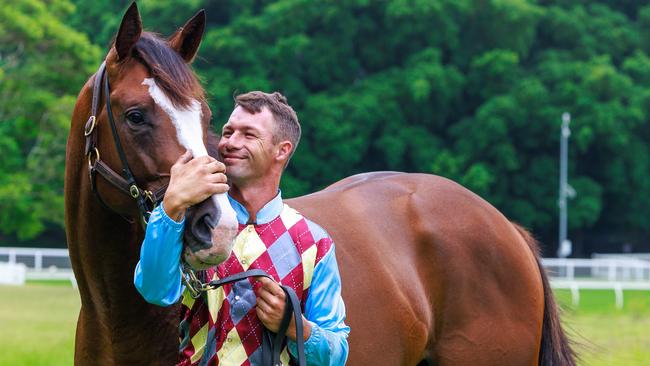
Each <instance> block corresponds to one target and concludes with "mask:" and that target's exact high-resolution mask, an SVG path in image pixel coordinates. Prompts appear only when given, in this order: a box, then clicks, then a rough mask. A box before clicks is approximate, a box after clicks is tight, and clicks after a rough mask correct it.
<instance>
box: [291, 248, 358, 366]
mask: <svg viewBox="0 0 650 366" xmlns="http://www.w3.org/2000/svg"><path fill="white" fill-rule="evenodd" d="M305 318H307V320H308V321H309V323H310V324H311V335H310V336H309V339H307V341H306V342H305V357H306V358H307V364H308V365H344V364H345V361H346V360H347V358H348V334H349V333H350V327H348V326H347V325H345V304H343V298H341V276H340V274H339V268H338V265H337V263H336V256H335V255H334V244H332V247H331V249H330V251H329V252H327V254H325V256H324V257H323V259H321V260H320V262H318V264H316V268H314V275H313V277H312V282H311V285H310V287H309V294H308V295H307V301H306V303H305ZM288 343H289V350H290V351H291V354H292V355H294V357H295V356H296V355H297V354H298V351H297V348H296V343H295V342H293V341H291V340H289V341H288Z"/></svg>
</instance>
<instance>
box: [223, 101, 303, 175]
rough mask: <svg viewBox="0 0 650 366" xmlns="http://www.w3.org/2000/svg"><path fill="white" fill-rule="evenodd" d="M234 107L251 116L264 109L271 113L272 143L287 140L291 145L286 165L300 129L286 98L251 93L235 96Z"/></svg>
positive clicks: (298, 140) (294, 113) (298, 138)
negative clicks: (273, 122) (273, 126)
mask: <svg viewBox="0 0 650 366" xmlns="http://www.w3.org/2000/svg"><path fill="white" fill-rule="evenodd" d="M235 106H241V107H242V108H244V109H245V110H246V111H248V112H249V113H253V114H254V113H258V112H260V111H262V108H264V107H267V108H268V109H269V111H271V114H273V118H274V119H275V122H276V123H275V132H274V133H273V143H274V144H277V143H278V142H280V141H284V140H289V141H291V144H292V145H293V149H292V151H291V154H290V155H289V159H287V163H288V162H289V160H291V157H292V156H293V153H294V152H295V151H296V148H297V147H298V142H300V133H301V129H300V122H298V115H296V112H295V111H294V110H293V108H291V106H290V105H289V103H287V98H286V97H285V96H284V95H282V94H280V93H278V92H273V93H271V94H269V93H264V92H261V91H251V92H248V93H244V94H239V95H237V96H236V97H235Z"/></svg>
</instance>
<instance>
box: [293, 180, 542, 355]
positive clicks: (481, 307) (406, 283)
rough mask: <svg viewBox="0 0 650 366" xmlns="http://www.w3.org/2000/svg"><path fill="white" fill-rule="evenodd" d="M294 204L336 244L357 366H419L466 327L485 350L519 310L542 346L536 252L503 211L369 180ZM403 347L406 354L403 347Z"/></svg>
mask: <svg viewBox="0 0 650 366" xmlns="http://www.w3.org/2000/svg"><path fill="white" fill-rule="evenodd" d="M288 204H289V205H291V206H292V207H294V208H296V209H297V210H299V211H301V212H302V213H303V214H304V215H305V216H306V217H309V218H310V219H312V220H314V221H315V222H316V223H318V224H320V225H321V226H323V227H324V228H325V229H326V230H327V231H328V232H329V233H330V235H331V236H332V238H333V240H334V242H335V243H336V251H337V260H338V262H339V268H340V271H341V276H342V281H343V298H344V300H345V302H346V307H347V309H348V318H347V319H348V320H347V321H348V323H349V325H350V327H351V334H350V339H349V342H350V364H370V363H372V362H379V363H380V364H417V363H418V362H420V361H421V360H422V359H427V358H432V357H434V356H435V355H434V353H436V352H439V351H440V352H443V351H444V350H440V347H443V346H444V345H445V344H446V343H445V341H444V340H445V339H447V338H448V337H451V338H453V337H454V335H453V333H454V331H456V330H458V329H460V328H462V327H464V326H466V327H470V328H471V329H472V332H465V333H466V334H465V335H464V336H463V337H464V338H465V339H467V340H468V341H469V342H470V343H471V342H474V341H475V342H476V343H477V344H478V343H480V341H479V339H480V338H482V337H485V336H487V334H486V333H488V332H492V331H493V330H494V329H495V328H494V327H495V326H498V324H497V323H499V322H500V321H502V320H503V321H509V318H510V315H509V314H511V313H512V312H516V313H517V314H518V318H521V319H525V320H524V323H525V324H520V325H521V327H522V328H526V327H528V328H529V329H530V331H529V332H527V333H524V334H521V335H520V336H521V337H523V338H530V340H531V344H532V343H535V342H538V339H539V332H540V329H541V321H542V320H541V318H540V319H537V318H539V316H537V315H536V314H541V313H542V311H543V291H542V285H541V282H540V273H539V269H538V267H537V262H536V259H535V254H534V253H533V252H532V251H531V249H530V247H529V246H528V245H527V243H526V242H525V240H524V239H523V238H522V236H521V235H520V234H519V233H518V231H517V230H516V229H515V227H514V226H513V225H512V224H511V223H510V222H509V221H508V220H507V219H506V218H505V217H504V216H503V215H502V214H501V213H500V212H499V211H498V210H496V209H495V208H494V207H493V206H492V205H490V204H489V203H488V202H486V201H485V200H483V199H481V198H480V197H478V196H477V195H475V194H474V193H472V192H470V191H469V190H467V189H465V188H463V187H462V186H460V185H458V184H456V183H454V182H452V181H450V180H448V179H445V178H442V177H438V176H433V175H426V174H405V173H396V172H379V173H368V174H361V175H356V176H353V177H349V178H346V179H344V180H342V181H340V182H337V183H335V184H333V185H331V186H329V187H327V188H326V189H324V190H322V191H320V192H317V193H314V194H310V195H307V196H303V197H299V198H295V199H292V200H288ZM531 298H533V299H536V300H534V306H531ZM522 309H523V310H522ZM468 314H471V315H472V316H471V317H468ZM369 340H372V341H369ZM400 340H401V342H403V344H404V347H395V346H394V344H395V342H400ZM504 342H505V341H504ZM386 350H392V351H391V352H386ZM378 355H381V356H378ZM377 357H379V358H377Z"/></svg>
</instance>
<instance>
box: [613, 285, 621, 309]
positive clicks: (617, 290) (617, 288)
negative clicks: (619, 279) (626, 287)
mask: <svg viewBox="0 0 650 366" xmlns="http://www.w3.org/2000/svg"><path fill="white" fill-rule="evenodd" d="M614 294H616V308H617V309H619V310H620V309H623V286H622V285H621V284H620V283H617V284H616V285H615V286H614Z"/></svg>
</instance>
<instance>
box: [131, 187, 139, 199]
mask: <svg viewBox="0 0 650 366" xmlns="http://www.w3.org/2000/svg"><path fill="white" fill-rule="evenodd" d="M129 193H131V197H133V198H138V197H140V189H138V187H137V186H136V185H135V184H134V185H132V186H131V187H129Z"/></svg>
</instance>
